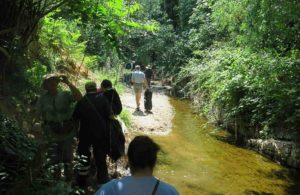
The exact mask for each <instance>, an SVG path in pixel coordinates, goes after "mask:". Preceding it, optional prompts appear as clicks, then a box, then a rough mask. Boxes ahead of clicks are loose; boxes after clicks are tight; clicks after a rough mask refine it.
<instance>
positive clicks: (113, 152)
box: [107, 119, 125, 161]
mask: <svg viewBox="0 0 300 195" xmlns="http://www.w3.org/2000/svg"><path fill="white" fill-rule="evenodd" d="M107 126H108V131H109V132H108V135H109V139H108V140H109V149H108V151H107V154H108V156H109V157H110V158H111V159H112V160H113V161H117V160H118V159H119V158H121V156H123V155H124V154H125V136H124V133H123V130H122V126H121V124H120V122H119V121H118V120H117V119H110V120H109V121H108V124H107Z"/></svg>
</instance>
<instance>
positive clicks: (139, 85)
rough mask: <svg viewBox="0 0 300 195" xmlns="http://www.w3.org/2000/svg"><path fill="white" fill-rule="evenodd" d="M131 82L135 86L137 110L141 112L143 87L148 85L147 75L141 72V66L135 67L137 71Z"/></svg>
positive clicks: (133, 74)
mask: <svg viewBox="0 0 300 195" xmlns="http://www.w3.org/2000/svg"><path fill="white" fill-rule="evenodd" d="M131 82H132V84H133V89H134V93H135V101H136V107H137V108H136V110H137V111H140V101H141V97H142V91H143V86H146V88H148V85H147V81H146V77H145V74H144V73H143V72H142V71H141V67H140V66H139V65H136V66H135V71H134V72H133V73H132V76H131Z"/></svg>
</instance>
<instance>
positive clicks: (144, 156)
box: [127, 136, 160, 171]
mask: <svg viewBox="0 0 300 195" xmlns="http://www.w3.org/2000/svg"><path fill="white" fill-rule="evenodd" d="M159 150H160V147H159V145H157V144H156V143H155V142H154V141H153V140H152V139H151V138H149V137H148V136H136V137H135V138H134V139H133V140H132V141H131V142H130V144H129V147H128V153H127V155H128V160H129V165H130V169H131V171H135V170H137V169H145V168H147V167H150V168H151V169H153V168H154V166H155V163H156V159H157V152H158V151H159Z"/></svg>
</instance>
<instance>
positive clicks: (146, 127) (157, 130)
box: [121, 86, 174, 135]
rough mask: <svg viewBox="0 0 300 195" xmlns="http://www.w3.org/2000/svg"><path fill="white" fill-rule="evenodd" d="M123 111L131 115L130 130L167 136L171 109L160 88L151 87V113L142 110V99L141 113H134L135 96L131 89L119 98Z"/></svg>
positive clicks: (169, 128)
mask: <svg viewBox="0 0 300 195" xmlns="http://www.w3.org/2000/svg"><path fill="white" fill-rule="evenodd" d="M121 101H122V104H123V107H124V109H126V110H129V111H130V113H132V123H133V125H132V130H133V131H139V132H144V133H146V134H156V135H167V134H168V133H170V131H171V128H172V118H173V113H174V111H173V108H172V106H171V105H170V102H169V98H168V96H166V95H165V94H164V92H163V90H161V87H160V86H154V87H153V95H152V105H153V107H152V113H146V112H145V110H144V97H143V96H142V100H141V111H136V110H135V109H136V103H135V96H134V92H133V89H132V88H127V89H126V91H125V93H124V94H123V95H122V96H121Z"/></svg>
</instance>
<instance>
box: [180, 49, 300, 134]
mask: <svg viewBox="0 0 300 195" xmlns="http://www.w3.org/2000/svg"><path fill="white" fill-rule="evenodd" d="M202 57H203V59H202V60H197V59H194V60H191V61H190V64H189V65H188V66H187V67H185V68H183V69H182V71H181V73H180V79H184V78H187V77H189V79H190V82H189V83H188V85H187V86H186V88H185V89H184V90H186V91H187V92H188V93H189V94H191V95H197V96H198V97H201V100H202V106H201V108H202V112H203V113H204V114H206V115H214V118H215V119H216V120H221V121H222V123H225V124H227V125H230V124H232V123H233V122H236V121H237V122H238V123H239V124H242V125H243V126H244V127H245V128H246V129H248V130H249V129H261V130H262V129H263V130H264V131H263V132H268V131H271V130H272V129H273V130H274V129H276V128H277V129H280V130H287V129H289V130H294V131H296V130H297V127H298V126H299V125H300V120H299V116H300V99H299V95H300V87H299V86H300V80H299V77H298V76H297V75H299V74H300V66H299V61H297V60H293V59H292V58H288V57H279V56H277V55H276V54H272V53H271V52H268V51H260V53H256V52H253V51H252V50H250V49H247V48H236V47H231V46H216V47H215V48H212V49H211V50H210V51H206V52H203V55H202Z"/></svg>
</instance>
